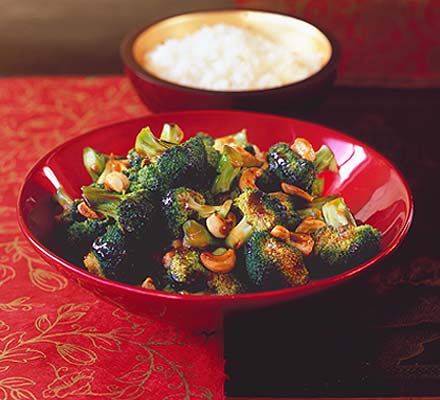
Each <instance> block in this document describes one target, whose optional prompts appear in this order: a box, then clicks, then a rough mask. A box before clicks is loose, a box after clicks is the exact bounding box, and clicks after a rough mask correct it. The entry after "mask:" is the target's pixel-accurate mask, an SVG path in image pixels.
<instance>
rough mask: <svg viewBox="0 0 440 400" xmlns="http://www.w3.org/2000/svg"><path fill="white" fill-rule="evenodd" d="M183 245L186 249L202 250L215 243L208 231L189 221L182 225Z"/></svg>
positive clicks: (200, 225) (191, 220)
mask: <svg viewBox="0 0 440 400" xmlns="http://www.w3.org/2000/svg"><path fill="white" fill-rule="evenodd" d="M182 229H183V233H184V235H183V245H184V246H186V247H191V248H197V249H203V248H205V247H208V246H215V245H216V244H218V243H217V241H216V240H215V239H214V238H213V237H212V236H211V235H210V233H209V232H208V230H207V229H206V228H205V227H204V226H203V225H202V224H199V223H198V222H197V221H194V220H193V219H189V220H188V221H186V222H185V223H184V224H183V225H182Z"/></svg>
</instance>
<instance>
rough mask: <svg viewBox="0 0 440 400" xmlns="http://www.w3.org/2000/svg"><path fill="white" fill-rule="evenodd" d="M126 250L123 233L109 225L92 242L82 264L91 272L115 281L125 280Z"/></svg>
mask: <svg viewBox="0 0 440 400" xmlns="http://www.w3.org/2000/svg"><path fill="white" fill-rule="evenodd" d="M126 256H127V251H126V248H125V235H124V233H123V232H122V231H121V230H120V229H119V228H117V227H116V226H110V227H109V228H108V229H107V231H106V232H105V233H104V234H103V235H102V236H100V237H98V238H97V239H96V240H95V241H94V242H93V244H92V250H91V251H90V252H89V253H88V254H87V255H86V256H85V258H84V266H85V267H86V269H87V270H88V271H89V272H91V273H92V274H95V275H98V276H100V277H103V278H108V279H113V280H116V281H125V280H126V277H127V269H126V268H125V261H126Z"/></svg>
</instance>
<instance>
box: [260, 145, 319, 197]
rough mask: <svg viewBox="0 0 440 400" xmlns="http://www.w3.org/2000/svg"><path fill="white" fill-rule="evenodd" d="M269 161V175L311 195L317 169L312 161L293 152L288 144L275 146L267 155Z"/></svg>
mask: <svg viewBox="0 0 440 400" xmlns="http://www.w3.org/2000/svg"><path fill="white" fill-rule="evenodd" d="M267 161H268V163H269V173H271V174H272V175H274V176H276V177H277V178H278V179H279V181H281V182H286V183H288V184H291V185H295V186H298V187H299V188H301V189H303V190H305V191H307V192H309V193H310V191H311V189H312V184H313V181H314V179H315V167H314V165H313V163H312V162H311V161H309V160H305V159H304V158H302V157H300V156H299V155H298V154H297V153H296V152H294V151H293V150H291V149H290V147H289V145H288V144H287V143H282V142H280V143H277V144H275V145H273V146H272V147H271V148H270V149H269V152H268V154H267Z"/></svg>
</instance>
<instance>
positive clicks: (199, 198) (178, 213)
mask: <svg viewBox="0 0 440 400" xmlns="http://www.w3.org/2000/svg"><path fill="white" fill-rule="evenodd" d="M231 203H232V202H227V203H224V204H222V205H219V206H210V205H207V204H205V199H204V197H203V195H202V194H201V193H199V192H196V191H195V190H192V189H189V188H186V187H180V188H176V189H171V190H169V191H168V192H167V193H166V194H165V196H164V197H163V199H162V205H163V211H164V214H165V219H166V222H167V225H168V229H169V231H170V233H171V235H172V236H173V238H178V237H179V236H180V235H181V234H182V229H181V227H182V225H183V224H184V223H185V222H186V221H187V220H189V219H200V218H207V217H209V216H210V215H211V214H213V213H215V212H218V213H220V214H221V215H223V216H226V214H227V213H228V212H229V209H230V207H231Z"/></svg>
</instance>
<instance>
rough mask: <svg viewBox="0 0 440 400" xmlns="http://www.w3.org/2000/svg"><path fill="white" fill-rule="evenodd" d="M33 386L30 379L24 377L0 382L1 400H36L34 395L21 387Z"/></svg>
mask: <svg viewBox="0 0 440 400" xmlns="http://www.w3.org/2000/svg"><path fill="white" fill-rule="evenodd" d="M31 385H35V382H34V381H33V380H32V379H29V378H26V377H24V376H14V377H10V378H4V379H2V380H0V399H1V400H9V399H11V400H37V398H36V397H35V395H34V394H32V392H31V391H30V390H28V389H24V388H23V386H31Z"/></svg>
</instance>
